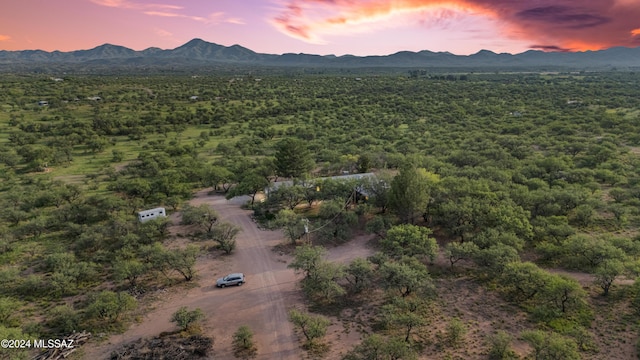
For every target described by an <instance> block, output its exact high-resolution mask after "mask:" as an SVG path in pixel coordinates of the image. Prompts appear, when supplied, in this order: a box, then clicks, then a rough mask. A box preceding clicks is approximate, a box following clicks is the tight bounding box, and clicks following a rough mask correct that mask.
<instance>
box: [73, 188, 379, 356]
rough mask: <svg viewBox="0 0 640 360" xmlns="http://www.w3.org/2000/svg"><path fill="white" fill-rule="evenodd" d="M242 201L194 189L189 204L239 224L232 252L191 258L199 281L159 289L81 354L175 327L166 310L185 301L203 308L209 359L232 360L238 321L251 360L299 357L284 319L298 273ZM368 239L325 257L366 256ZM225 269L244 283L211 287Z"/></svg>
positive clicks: (297, 301)
mask: <svg viewBox="0 0 640 360" xmlns="http://www.w3.org/2000/svg"><path fill="white" fill-rule="evenodd" d="M244 201H246V199H243V198H239V199H232V200H231V201H227V200H226V199H225V198H224V197H222V196H218V195H208V194H207V192H206V191H205V190H203V191H199V192H198V193H196V196H195V198H194V199H193V200H192V201H191V204H192V205H199V204H209V205H211V206H212V207H213V208H214V209H215V210H216V211H217V212H218V214H219V215H220V218H221V220H222V221H229V222H231V223H233V224H235V225H238V226H240V227H241V229H242V231H241V232H240V233H239V234H238V237H237V248H236V250H235V252H234V253H233V254H232V255H231V256H218V255H215V256H214V255H206V256H202V257H201V258H200V259H198V263H197V270H198V280H197V282H198V285H199V286H197V287H194V288H192V289H189V290H184V291H183V292H182V293H180V292H179V291H178V292H177V293H176V292H175V290H170V291H169V292H168V293H166V294H163V295H162V300H161V301H160V302H158V303H156V304H155V309H154V310H151V311H150V312H148V313H147V314H146V315H145V316H144V317H143V319H142V321H141V322H140V323H138V324H134V325H132V326H131V327H130V328H129V329H128V330H127V331H126V332H125V333H123V334H121V335H114V336H112V337H111V338H110V340H109V341H108V342H107V343H105V344H102V345H100V346H95V345H94V347H93V348H89V346H87V347H86V348H85V349H84V350H85V353H86V356H85V358H87V359H103V358H106V357H108V356H109V354H110V353H111V351H113V350H115V349H117V348H119V347H121V346H122V345H123V344H126V343H129V342H131V341H134V340H137V339H140V338H145V337H153V336H157V335H158V334H160V333H161V332H163V331H173V330H175V328H176V327H175V324H173V323H171V322H170V318H171V315H172V314H173V313H174V312H175V311H176V310H177V309H178V308H180V307H182V306H186V307H188V308H189V309H195V308H200V309H202V311H203V312H204V313H205V316H206V320H205V322H204V331H205V334H206V335H209V336H213V337H214V345H213V349H214V350H213V352H212V358H214V357H215V359H235V358H234V357H233V354H232V350H231V341H232V335H233V333H234V332H235V331H236V330H237V329H238V327H239V326H241V325H248V326H249V327H250V328H251V329H252V330H253V332H254V340H255V341H256V345H257V348H258V357H257V359H265V360H267V359H284V360H286V359H292V360H293V359H295V360H299V359H302V358H303V357H304V353H303V351H302V350H301V349H300V347H299V341H298V338H297V337H296V335H295V334H294V331H293V328H292V326H291V323H290V322H289V319H288V310H289V309H291V308H293V307H298V308H303V307H304V302H303V299H302V297H301V293H300V290H299V289H298V288H297V286H296V285H297V282H298V280H299V278H298V276H296V275H295V274H294V272H293V270H291V269H287V263H288V262H289V261H290V260H291V257H290V256H289V255H284V254H280V253H277V252H275V251H273V247H274V246H275V245H277V244H279V243H281V242H282V241H283V234H282V233H281V232H280V231H265V230H260V229H258V227H257V226H256V224H255V223H254V222H253V221H252V220H251V217H250V215H251V211H249V210H243V209H242V208H241V207H240V205H241V204H242V203H243V202H244ZM180 230H181V229H180V226H175V227H174V228H173V229H172V233H175V232H176V231H177V232H179V231H180ZM369 239H370V236H358V237H356V238H355V239H353V240H352V241H350V242H348V243H347V244H344V245H342V246H339V247H335V248H332V249H330V250H329V251H328V254H327V258H328V259H329V260H331V261H337V262H343V263H345V262H348V261H350V260H352V259H353V258H355V257H366V256H369V255H371V253H372V250H371V249H370V248H369V247H368V246H367V242H368V240H369ZM231 272H244V273H245V275H246V279H247V283H246V284H244V285H243V286H240V287H230V288H225V289H218V288H216V287H215V280H216V279H217V278H218V277H221V276H223V275H225V274H227V273H231Z"/></svg>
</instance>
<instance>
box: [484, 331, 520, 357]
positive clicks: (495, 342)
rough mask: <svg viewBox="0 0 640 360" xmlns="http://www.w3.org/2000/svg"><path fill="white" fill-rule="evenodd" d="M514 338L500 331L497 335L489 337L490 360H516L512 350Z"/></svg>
mask: <svg viewBox="0 0 640 360" xmlns="http://www.w3.org/2000/svg"><path fill="white" fill-rule="evenodd" d="M512 341H513V337H512V336H511V335H509V333H507V332H506V331H504V330H499V331H498V332H496V333H495V334H493V335H491V336H489V345H490V348H489V359H491V360H509V359H516V354H515V352H514V351H513V350H511V342H512Z"/></svg>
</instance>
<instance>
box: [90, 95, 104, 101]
mask: <svg viewBox="0 0 640 360" xmlns="http://www.w3.org/2000/svg"><path fill="white" fill-rule="evenodd" d="M87 99H89V100H91V101H100V100H102V98H101V97H100V96H90V97H88V98H87Z"/></svg>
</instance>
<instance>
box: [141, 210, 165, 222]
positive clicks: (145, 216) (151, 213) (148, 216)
mask: <svg viewBox="0 0 640 360" xmlns="http://www.w3.org/2000/svg"><path fill="white" fill-rule="evenodd" d="M165 216H167V211H166V210H165V209H164V208H163V207H159V208H155V209H149V210H142V211H140V212H138V220H139V221H140V222H145V221H149V220H152V219H155V218H158V217H165Z"/></svg>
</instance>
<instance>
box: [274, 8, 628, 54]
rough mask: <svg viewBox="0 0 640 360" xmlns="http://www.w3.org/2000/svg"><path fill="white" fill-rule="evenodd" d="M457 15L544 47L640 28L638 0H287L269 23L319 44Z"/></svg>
mask: <svg viewBox="0 0 640 360" xmlns="http://www.w3.org/2000/svg"><path fill="white" fill-rule="evenodd" d="M458 16H472V17H473V16H479V17H484V18H488V19H491V20H492V21H493V22H495V23H496V24H497V26H498V27H499V28H500V29H501V32H502V33H503V34H504V36H505V38H509V39H514V40H520V41H527V42H530V43H531V44H537V45H531V47H532V48H533V47H535V48H541V49H547V50H554V49H560V50H561V51H564V50H571V51H577V50H597V49H603V48H607V47H612V46H637V40H638V39H637V36H638V33H639V32H640V31H639V30H638V19H640V0H590V1H583V0H538V1H536V2H530V1H513V0H395V1H386V0H363V1H354V0H287V1H286V2H285V3H284V4H283V5H282V8H281V9H280V13H279V14H278V15H277V16H275V17H273V18H272V19H271V23H272V25H274V26H275V27H276V28H277V29H278V30H279V31H281V32H282V33H284V34H287V35H289V36H291V37H293V38H297V39H300V40H302V41H305V42H309V43H323V42H326V40H325V39H326V37H327V36H331V35H337V34H345V33H358V32H368V33H372V32H376V31H380V30H381V29H384V28H385V27H404V26H408V25H409V24H412V23H413V24H415V23H420V24H423V25H424V24H426V26H437V27H443V26H447V24H448V20H449V19H451V18H455V17H458Z"/></svg>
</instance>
